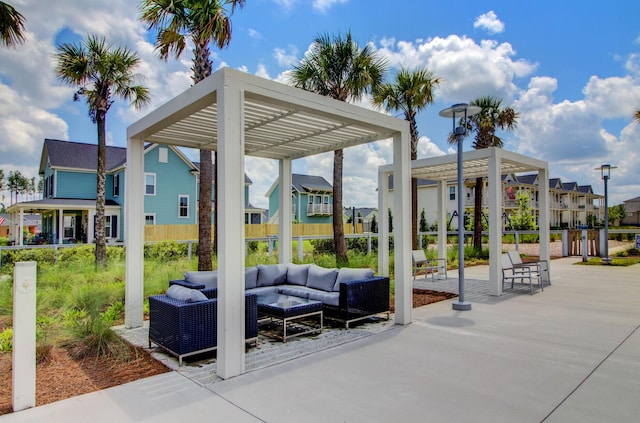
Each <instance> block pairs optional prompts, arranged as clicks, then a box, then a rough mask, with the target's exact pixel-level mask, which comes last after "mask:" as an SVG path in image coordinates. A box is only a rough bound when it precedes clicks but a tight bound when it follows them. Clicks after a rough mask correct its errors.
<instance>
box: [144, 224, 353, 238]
mask: <svg viewBox="0 0 640 423" xmlns="http://www.w3.org/2000/svg"><path fill="white" fill-rule="evenodd" d="M292 232H293V236H331V235H333V225H332V224H330V223H294V224H293V225H292ZM344 232H345V234H353V233H358V234H361V233H363V232H362V224H361V223H359V224H357V225H356V228H355V232H354V230H353V224H351V223H345V225H344ZM211 233H212V234H213V233H214V232H213V225H212V226H211ZM276 235H278V225H275V224H273V225H272V224H268V223H263V224H261V225H244V236H245V238H269V237H273V236H276ZM144 240H145V241H147V242H157V241H197V240H198V225H146V226H145V227H144Z"/></svg>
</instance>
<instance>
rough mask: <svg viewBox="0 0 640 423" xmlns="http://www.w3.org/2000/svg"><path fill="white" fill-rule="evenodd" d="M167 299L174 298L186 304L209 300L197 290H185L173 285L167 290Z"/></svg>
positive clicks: (182, 287)
mask: <svg viewBox="0 0 640 423" xmlns="http://www.w3.org/2000/svg"><path fill="white" fill-rule="evenodd" d="M167 297H169V298H173V299H174V300H180V301H184V302H186V303H195V302H198V301H206V300H208V298H207V296H206V295H204V294H203V293H202V292H200V291H198V290H197V289H190V288H185V287H184V286H180V285H171V286H170V287H169V289H167Z"/></svg>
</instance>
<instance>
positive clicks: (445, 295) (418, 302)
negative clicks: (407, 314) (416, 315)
mask: <svg viewBox="0 0 640 423" xmlns="http://www.w3.org/2000/svg"><path fill="white" fill-rule="evenodd" d="M457 296H458V294H452V293H451V292H441V291H433V290H431V289H418V288H413V308H416V307H422V306H424V305H427V304H431V303H437V302H438V301H444V300H448V299H450V298H455V297H457ZM389 308H390V309H391V312H392V313H393V312H394V311H395V302H394V300H393V297H391V299H390V300H389Z"/></svg>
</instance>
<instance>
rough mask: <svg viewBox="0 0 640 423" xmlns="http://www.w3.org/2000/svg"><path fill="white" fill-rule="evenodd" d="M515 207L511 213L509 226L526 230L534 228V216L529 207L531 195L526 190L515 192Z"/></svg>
mask: <svg viewBox="0 0 640 423" xmlns="http://www.w3.org/2000/svg"><path fill="white" fill-rule="evenodd" d="M516 206H517V209H516V210H515V211H514V212H513V213H512V214H511V217H510V219H511V226H512V227H513V229H515V230H519V231H526V230H533V229H535V228H536V221H535V216H534V215H533V209H532V207H531V195H530V194H529V193H528V192H527V191H518V193H517V194H516Z"/></svg>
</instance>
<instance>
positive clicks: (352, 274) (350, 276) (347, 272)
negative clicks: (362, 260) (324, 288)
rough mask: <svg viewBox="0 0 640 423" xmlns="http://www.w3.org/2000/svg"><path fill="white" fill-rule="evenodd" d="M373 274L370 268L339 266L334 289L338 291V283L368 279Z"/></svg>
mask: <svg viewBox="0 0 640 423" xmlns="http://www.w3.org/2000/svg"><path fill="white" fill-rule="evenodd" d="M373 275H374V273H373V270H371V269H352V268H349V267H341V268H340V270H339V271H338V277H337V278H336V284H335V285H334V286H333V290H334V291H340V284H341V283H342V282H348V281H359V280H362V279H370V278H372V277H373Z"/></svg>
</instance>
